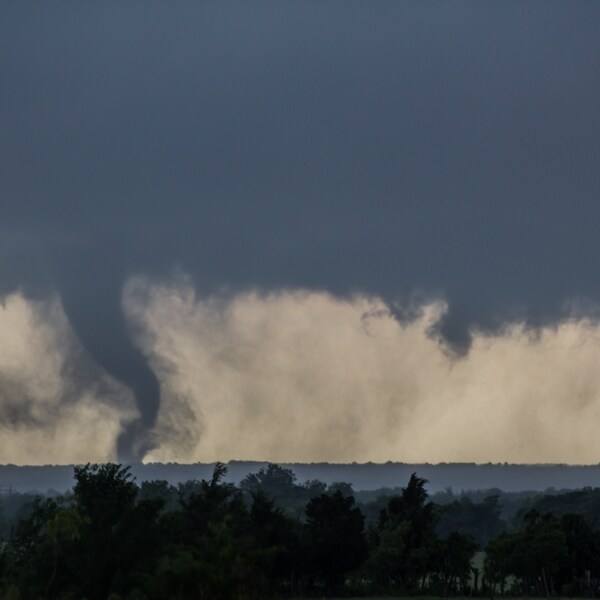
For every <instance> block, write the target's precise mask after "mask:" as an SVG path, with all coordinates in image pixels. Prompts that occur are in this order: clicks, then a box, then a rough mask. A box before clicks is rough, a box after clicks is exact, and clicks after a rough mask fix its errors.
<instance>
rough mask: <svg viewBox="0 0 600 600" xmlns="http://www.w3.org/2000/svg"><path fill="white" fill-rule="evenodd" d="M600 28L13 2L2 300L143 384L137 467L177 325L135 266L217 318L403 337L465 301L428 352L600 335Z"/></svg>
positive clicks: (4, 76)
mask: <svg viewBox="0 0 600 600" xmlns="http://www.w3.org/2000/svg"><path fill="white" fill-rule="evenodd" d="M599 18H600V6H598V5H597V4H593V3H588V2H572V3H568V4H567V3H562V2H552V1H551V2H543V3H542V2H535V1H530V0H528V1H526V2H520V3H503V2H489V3H472V2H459V1H457V2H451V3H450V2H419V3H416V2H380V3H367V2H352V1H350V2H347V1H344V2H342V1H332V2H323V3H313V2H303V3H294V4H291V3H275V2H254V3H242V2H239V3H238V2H220V3H211V2H203V3H186V2H174V3H158V2H157V3H153V2H148V3H144V4H143V5H142V4H141V3H135V2H130V3H116V2H115V3H110V2H106V3H102V4H96V5H91V4H75V3H55V4H53V5H46V4H43V3H16V2H15V3H10V2H7V3H3V4H2V6H1V7H0V40H1V41H0V44H1V51H0V78H1V83H2V92H1V94H0V132H1V135H0V209H1V215H0V291H1V292H2V293H3V294H5V295H6V294H14V293H15V290H19V293H20V294H21V296H19V297H22V298H23V299H24V300H23V301H26V302H45V301H48V299H50V298H53V299H54V300H53V301H54V302H58V303H59V305H60V306H61V311H62V314H63V315H64V316H65V322H68V329H69V331H71V332H72V335H73V337H74V339H76V340H77V341H78V343H79V344H81V352H82V355H85V357H86V360H87V361H89V363H90V364H92V363H94V364H95V366H96V368H98V369H99V371H101V372H103V373H104V374H105V376H107V377H109V378H111V381H113V382H115V385H117V384H116V382H121V384H122V385H123V386H124V387H126V388H128V389H129V390H131V392H132V393H133V394H134V395H135V397H136V401H137V406H138V413H139V418H138V420H133V421H132V420H130V421H128V423H129V425H127V424H126V423H125V421H123V424H124V425H123V426H124V429H123V430H122V433H121V436H120V438H119V441H118V444H117V445H118V447H119V454H120V456H121V457H123V458H126V459H130V458H141V457H143V456H146V455H156V456H158V454H156V453H159V454H160V455H161V456H166V455H168V454H169V452H170V451H168V450H165V448H167V447H168V444H166V442H165V441H164V440H162V441H158V440H157V439H156V438H155V437H154V434H155V433H156V432H158V433H156V435H158V436H159V437H160V435H162V433H161V432H164V431H166V430H165V429H164V424H165V422H166V421H165V419H167V420H168V417H167V416H166V412H165V411H166V410H167V409H166V408H165V407H166V406H167V405H168V404H169V403H171V402H174V400H173V398H172V397H171V396H169V397H168V398H170V399H167V396H165V394H166V392H165V391H164V386H165V380H164V377H165V375H164V373H163V371H161V370H160V369H161V368H164V366H163V367H160V368H159V363H160V364H163V362H164V360H165V358H164V357H162V358H161V359H160V360H159V358H157V356H158V354H157V353H159V350H158V349H157V348H158V347H155V346H154V345H152V344H150V343H149V342H148V341H147V339H146V337H145V336H146V333H147V331H148V330H152V331H153V330H154V326H153V325H152V323H150V322H147V321H146V320H145V319H141V320H140V318H137V319H135V318H132V317H131V315H129V316H127V314H126V313H124V311H123V310H122V302H123V299H124V296H123V293H124V290H125V286H126V284H127V282H128V281H133V280H134V279H132V277H136V276H143V277H146V278H147V280H148V281H152V282H153V284H152V285H156V286H160V285H163V284H162V283H161V282H164V281H168V278H169V277H170V276H171V274H172V273H173V271H174V269H175V270H177V269H181V270H183V271H184V272H185V273H187V274H188V277H189V285H190V286H191V287H192V288H195V290H196V293H197V294H198V296H197V300H196V301H197V302H198V304H199V306H203V304H202V303H203V302H208V303H210V302H212V300H211V298H215V297H221V298H224V299H227V298H229V300H230V301H232V302H235V301H236V300H235V299H236V298H237V299H239V298H245V297H246V296H244V294H248V293H250V291H249V290H258V293H259V296H260V295H261V294H263V295H264V297H265V298H271V296H270V294H275V297H280V298H287V296H286V294H291V295H292V296H293V295H294V294H306V295H307V297H308V298H313V296H312V295H311V294H313V293H316V294H317V297H319V296H318V294H319V293H321V292H326V293H328V294H330V297H331V298H333V299H335V300H331V302H333V303H334V304H335V303H337V302H339V303H342V304H343V303H344V302H354V300H352V299H353V298H357V297H360V298H377V299H378V302H380V303H381V305H382V306H384V307H385V310H388V311H390V313H391V314H393V315H394V318H395V319H396V322H397V325H396V326H397V327H400V328H402V327H404V326H407V327H410V326H413V325H414V326H417V325H415V323H416V324H418V323H419V322H420V321H419V318H421V317H419V316H418V315H419V314H420V312H419V310H417V311H416V312H414V311H411V310H410V308H411V307H414V306H417V307H422V306H437V305H438V303H439V302H443V303H444V306H445V307H446V309H445V311H443V312H442V313H440V314H439V318H438V319H437V320H434V322H433V323H432V324H431V327H429V329H427V332H426V339H427V340H429V342H427V343H431V344H433V345H434V346H435V345H436V344H438V343H440V344H441V345H440V351H441V356H449V357H453V358H452V360H454V361H456V360H458V358H457V357H460V356H462V357H463V358H462V359H460V360H464V361H465V363H468V364H473V363H472V362H469V361H471V360H473V359H471V358H469V357H470V355H471V353H472V352H474V350H475V349H476V348H477V343H481V340H482V339H483V338H485V336H492V338H493V336H501V335H504V333H503V332H505V331H506V330H507V328H508V329H509V330H510V331H512V332H513V333H512V334H511V336H513V337H512V338H511V339H513V338H514V337H515V336H516V337H517V338H518V336H519V335H523V336H529V335H532V333H531V332H532V331H534V330H535V329H537V331H538V334H539V335H540V336H542V338H543V335H544V334H543V332H549V331H558V332H560V331H563V330H562V329H561V327H564V326H566V325H561V324H564V323H572V321H570V320H569V319H572V318H573V315H574V314H575V312H576V313H577V315H578V316H577V319H579V321H577V323H580V324H581V323H586V324H587V325H586V327H588V326H589V327H592V328H593V327H595V320H594V319H595V317H596V308H595V307H596V303H597V302H598V300H599V299H600V279H599V278H598V275H597V265H598V258H599V257H598V250H599V247H600V244H599V242H598V235H597V222H598V220H599V217H600V204H599V203H598V200H597V199H598V197H599V195H600V170H598V159H599V158H600V113H599V112H598V110H597V106H598V101H599V98H600V38H599V36H598V35H597V27H596V24H597V23H598V20H599ZM277 294H280V296H277ZM125 297H127V295H126V296H125ZM292 304H293V302H292ZM361 306H362V305H361ZM407 307H408V308H407ZM307 310H309V309H308V308H307ZM311 310H312V309H311ZM356 310H357V311H358V312H360V311H359V309H358V308H357V309H356ZM360 310H362V308H361V309H360ZM574 311H575V312H574ZM161 315H162V313H161ZM157 318H158V317H157ZM161 318H162V317H161ZM294 318H298V317H294ZM332 318H333V317H332ZM173 319H177V317H176V316H175V315H174V316H173ZM411 319H416V320H415V321H411ZM167 321H168V319H167ZM140 323H142V324H143V327H142V330H141V331H140V330H139V327H141V325H140ZM410 323H413V325H410ZM223 326H224V327H225V330H224V332H223V335H225V334H226V331H227V327H229V326H230V324H229V322H227V323H225V324H224V325H223ZM571 326H573V327H575V325H571ZM579 326H582V325H577V327H579ZM389 327H392V324H391V323H390V324H389ZM514 327H516V329H511V328H514ZM164 328H165V331H168V330H169V324H168V322H165V323H164ZM475 331H476V332H478V333H477V336H479V337H477V336H474V334H473V332H475ZM519 331H520V332H521V333H517V332H519ZM161 335H167V334H166V333H165V334H161V333H160V332H156V336H157V338H156V339H157V340H161V339H162V337H161ZM482 336H483V337H482ZM493 339H495V338H493ZM502 339H504V338H502ZM519 339H520V338H519ZM140 340H146V341H144V342H143V343H142V342H141V341H140ZM156 343H157V344H159V342H158V341H157V342H156ZM195 343H200V342H195ZM289 343H290V344H292V343H294V342H292V339H291V338H290V340H289ZM423 343H426V342H425V341H423ZM515 343H517V342H515ZM523 343H524V342H523ZM517 345H518V344H517ZM389 352H390V356H389V357H388V358H387V360H389V361H392V362H394V361H398V362H401V360H402V359H401V357H399V356H396V355H394V354H393V352H394V347H392V348H389ZM432 352H433V350H432ZM159 354H160V353H159ZM161 356H162V355H161ZM148 358H150V364H148V363H147V362H146V361H147V359H148ZM440 360H441V359H440ZM457 364H460V363H459V362H458V363H457ZM457 368H458V367H457ZM465 368H466V367H465ZM161 377H163V379H161ZM442 380H443V378H441V379H440V381H442ZM178 381H179V380H178ZM178 385H179V384H178ZM398 385H400V383H398ZM448 385H450V384H448ZM590 385H592V384H591V383H590ZM169 393H171V392H169ZM440 393H442V392H440ZM590 393H591V392H590ZM160 394H162V396H160V397H159V395H160ZM482 394H483V392H482ZM125 397H126V396H124V398H125ZM453 398H454V397H453ZM556 398H558V396H556ZM561 398H562V396H561ZM203 401H204V399H203V398H200V399H199V400H198V402H200V403H202V402H203ZM206 401H207V402H208V401H209V400H208V399H206ZM498 401H499V402H500V399H499V400H498ZM557 401H558V400H557ZM123 402H124V405H126V404H127V402H126V400H123ZM449 402H451V403H454V404H455V405H456V406H457V409H456V410H459V409H458V407H459V406H460V402H459V401H458V400H456V399H452V400H449ZM561 402H563V400H561ZM572 402H573V400H569V399H567V397H566V396H565V399H564V403H565V410H568V408H569V407H570V406H571V403H572ZM180 404H181V405H182V406H183V405H185V406H186V407H187V408H186V410H188V409H189V410H192V408H190V405H189V403H188V401H187V400H184V399H183V396H181V400H180ZM380 409H381V411H382V412H385V410H387V408H386V407H385V406H381V407H380ZM211 414H212V413H211ZM383 417H384V415H382V418H383ZM157 418H158V421H157ZM215 418H217V417H215ZM174 422H175V421H174ZM155 425H156V427H155ZM172 426H173V427H174V426H175V425H172ZM170 427H171V426H170ZM203 427H204V428H205V429H206V430H207V431H208V427H209V422H208V417H207V420H206V422H205V423H204V425H203ZM153 432H154V433H153ZM173 435H175V434H173ZM207 435H208V434H207ZM165 444H166V445H165ZM194 447H195V446H194ZM153 452H154V453H155V454H152V453H153ZM186 452H187V454H186V456H195V455H196V454H195V452H196V451H195V450H189V452H188V451H186ZM161 453H162V454H161ZM450 454H452V453H450ZM459 454H460V453H458V454H456V456H458V455H459ZM533 454H535V453H533ZM533 454H532V456H533ZM576 454H577V453H572V454H569V452H567V450H565V457H567V456H576ZM536 456H537V455H536ZM290 458H294V457H290ZM357 458H360V457H357ZM565 460H566V458H565Z"/></svg>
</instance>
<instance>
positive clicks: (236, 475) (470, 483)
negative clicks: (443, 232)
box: [0, 460, 600, 492]
mask: <svg viewBox="0 0 600 600" xmlns="http://www.w3.org/2000/svg"><path fill="white" fill-rule="evenodd" d="M266 464H268V463H267V462H266V461H265V462H260V461H237V460H236V461H230V462H228V463H227V466H228V468H229V472H228V479H229V481H232V482H235V483H238V482H239V481H241V480H242V479H243V478H244V477H245V476H246V475H247V474H248V473H252V472H256V471H258V469H260V468H261V467H262V466H265V465H266ZM279 464H281V465H282V466H285V467H288V468H290V469H292V470H293V471H294V473H295V474H296V477H297V479H298V481H299V482H304V481H307V480H309V479H319V480H321V481H323V482H325V483H327V484H330V483H333V482H335V481H346V482H349V483H352V485H353V486H354V489H356V490H375V489H379V488H384V487H388V488H394V487H402V486H404V485H405V484H406V482H407V481H408V478H409V477H410V475H411V473H414V472H416V473H417V474H418V475H419V476H420V477H424V478H425V479H427V480H429V482H430V483H429V485H428V486H427V487H428V489H429V491H430V492H436V491H440V490H444V489H446V488H448V487H451V488H452V489H453V490H454V491H455V492H457V491H460V490H487V489H492V488H498V489H501V490H503V491H506V492H516V491H525V490H529V491H544V490H546V489H549V488H555V489H576V488H582V487H600V465H561V464H530V465H528V464H519V465H514V464H508V463H499V464H475V463H441V464H435V465H433V464H428V463H423V464H418V463H415V464H412V463H398V462H387V463H383V464H379V463H348V464H337V463H279ZM213 466H214V463H194V464H179V463H150V464H145V465H144V464H134V465H131V471H132V473H133V475H134V476H135V477H136V479H137V481H138V482H142V481H146V480H152V479H165V480H167V481H169V482H171V483H173V484H177V483H180V482H182V481H187V480H188V479H205V478H208V477H210V475H211V473H212V469H213ZM0 485H11V486H12V488H13V489H14V490H16V491H19V492H28V491H38V492H46V491H48V490H56V491H58V492H64V491H66V490H68V489H70V488H71V487H72V485H73V465H44V466H16V465H0Z"/></svg>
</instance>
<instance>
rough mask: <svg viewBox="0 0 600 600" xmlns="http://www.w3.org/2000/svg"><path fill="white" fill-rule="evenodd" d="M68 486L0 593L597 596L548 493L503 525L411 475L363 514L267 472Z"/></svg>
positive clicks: (18, 534) (281, 472)
mask: <svg viewBox="0 0 600 600" xmlns="http://www.w3.org/2000/svg"><path fill="white" fill-rule="evenodd" d="M74 478H75V485H74V488H73V490H72V492H70V493H69V494H66V495H63V496H54V497H45V498H43V497H36V498H35V499H33V500H32V501H31V503H30V504H29V506H28V507H27V510H23V511H22V515H21V518H20V519H18V521H17V522H16V523H15V524H14V525H13V526H12V527H11V528H10V532H9V533H8V535H6V536H5V540H4V541H3V542H2V543H1V546H0V593H1V594H2V597H3V598H5V599H6V600H8V599H9V598H10V599H11V600H17V599H29V598H44V599H50V598H55V599H83V598H86V599H88V600H105V599H108V598H110V599H111V600H118V599H123V600H125V599H129V600H134V599H137V600H145V599H148V600H151V599H156V600H162V599H164V600H167V599H173V600H187V599H190V600H191V599H198V598H210V599H223V600H227V599H232V600H233V599H236V600H237V599H240V600H241V599H249V600H250V599H253V598H268V597H273V598H282V597H299V596H307V597H308V596H317V597H322V596H323V595H344V594H348V593H353V594H355V595H367V594H368V595H378V594H382V595H383V594H389V593H394V594H397V593H399V594H403V595H425V594H428V595H440V596H453V595H471V596H473V595H474V596H485V597H490V596H494V595H509V594H514V595H538V596H552V595H580V596H581V595H593V594H594V593H596V592H597V591H598V581H597V579H596V578H597V576H598V574H599V573H600V532H599V531H598V529H597V528H596V527H595V525H594V523H593V522H592V521H591V520H590V519H588V518H587V517H586V516H585V515H583V514H581V513H580V512H579V513H577V512H574V513H573V512H564V511H563V512H562V514H560V513H561V511H560V507H561V504H560V501H556V500H554V501H553V502H554V505H555V508H556V506H558V507H559V510H555V511H554V512H555V513H557V514H553V513H552V512H541V511H540V510H538V509H536V508H535V507H534V508H529V509H528V510H527V511H525V512H524V513H523V514H522V515H521V521H520V525H519V526H518V527H512V528H511V527H509V526H508V525H507V523H506V522H505V521H503V520H502V519H501V518H500V512H501V509H500V506H499V503H498V496H491V497H486V498H484V499H483V500H482V501H481V502H473V501H472V500H470V499H465V498H463V499H461V500H455V501H453V502H451V503H449V504H446V505H440V504H438V503H436V502H432V501H431V499H430V498H429V496H428V493H427V491H426V483H427V482H426V480H425V479H423V478H420V477H418V476H417V475H416V474H413V475H412V477H411V478H410V480H409V482H408V484H407V485H406V487H404V488H402V489H401V490H400V492H399V493H398V494H395V495H392V496H388V497H386V498H383V499H379V500H378V501H377V502H375V504H378V512H377V514H376V515H372V516H371V518H367V515H366V514H365V511H363V510H362V507H361V506H359V505H357V503H356V501H355V497H354V493H353V490H352V487H351V486H350V485H349V484H347V483H338V484H332V485H330V486H327V485H325V484H324V483H322V482H319V481H309V482H306V483H305V484H302V485H300V484H298V483H297V482H296V481H295V477H294V474H293V472H292V471H291V470H289V469H285V468H282V467H280V466H278V465H273V464H271V465H268V466H267V467H265V468H262V469H260V470H259V471H258V472H257V473H253V474H250V475H248V476H247V477H246V478H245V479H244V480H243V481H242V482H241V483H240V485H239V486H236V485H233V484H232V483H229V482H227V481H226V467H225V466H224V465H222V464H217V465H216V466H215V469H214V472H213V475H212V477H211V478H210V479H208V480H200V481H196V480H193V481H188V482H186V483H183V484H180V485H178V486H173V485H170V484H169V483H167V482H166V481H151V482H143V483H142V484H141V485H139V486H138V485H137V484H136V482H135V480H134V478H133V477H132V475H131V474H130V472H129V469H128V468H127V467H123V466H121V465H117V464H104V465H89V464H88V465H85V466H81V467H75V473H74ZM569 502H571V504H572V503H573V498H571V499H570V500H569ZM550 504H552V501H550ZM567 505H568V506H569V504H568V503H567ZM365 506H367V508H368V509H369V510H368V511H366V512H369V511H371V512H372V510H373V506H372V505H370V506H369V505H365ZM473 523H477V527H473ZM481 551H483V552H481ZM478 552H479V554H477V553H478ZM476 555H477V559H476Z"/></svg>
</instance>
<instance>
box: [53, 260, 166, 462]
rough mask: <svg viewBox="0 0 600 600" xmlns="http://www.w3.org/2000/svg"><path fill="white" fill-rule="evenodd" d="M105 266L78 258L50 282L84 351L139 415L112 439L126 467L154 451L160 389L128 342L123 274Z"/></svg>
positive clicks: (97, 261) (139, 355)
mask: <svg viewBox="0 0 600 600" xmlns="http://www.w3.org/2000/svg"><path fill="white" fill-rule="evenodd" d="M111 262H112V261H108V264H107V262H105V261H102V260H93V257H92V258H91V259H86V257H85V256H84V257H83V258H82V257H81V256H78V257H77V260H73V261H65V262H64V263H63V264H62V265H61V267H62V268H61V269H60V270H59V272H58V276H57V281H56V282H57V286H58V291H59V294H60V297H61V300H62V304H63V308H64V311H65V314H66V316H67V318H68V320H69V323H70V325H71V327H72V329H73V331H74V333H75V334H76V335H77V337H78V338H79V341H80V342H81V344H82V345H83V347H84V349H85V350H86V352H87V353H88V354H89V356H90V357H91V358H92V359H93V360H94V361H95V362H96V364H97V365H98V366H99V367H100V368H102V369H104V370H105V371H106V372H107V373H108V374H109V375H111V376H112V377H114V378H115V379H116V380H118V381H120V382H121V383H123V384H124V385H126V386H127V387H128V388H129V389H130V390H131V391H132V393H133V395H134V398H135V403H136V406H137V409H138V413H139V417H138V418H137V419H136V420H134V421H133V422H131V423H129V424H127V425H125V427H124V429H123V431H122V433H121V435H120V436H119V438H118V440H117V456H118V460H119V461H120V462H122V463H128V464H131V463H139V462H141V461H142V459H143V457H144V456H145V454H146V453H147V452H148V451H149V450H151V449H152V448H153V447H154V444H153V441H152V430H153V427H154V425H155V422H156V415H157V412H158V408H159V401H160V389H159V383H158V379H157V378H156V375H155V374H154V372H153V371H152V369H151V368H150V366H149V365H148V362H147V360H146V358H145V357H144V355H143V354H142V352H141V351H140V350H139V348H137V347H136V346H135V344H134V343H133V341H132V336H131V330H130V328H129V326H128V324H127V321H126V318H125V315H124V313H123V309H122V304H121V294H122V288H123V283H124V274H123V271H122V269H119V268H117V267H116V266H115V265H114V264H111ZM65 266H66V268H65Z"/></svg>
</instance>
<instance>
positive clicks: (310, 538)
mask: <svg viewBox="0 0 600 600" xmlns="http://www.w3.org/2000/svg"><path fill="white" fill-rule="evenodd" d="M306 517H307V522H306V525H305V528H306V534H307V536H306V542H307V546H306V548H307V553H308V563H309V565H308V566H309V570H310V573H311V575H312V576H313V578H314V580H315V581H316V582H318V583H320V584H321V585H322V586H323V588H324V590H325V591H326V592H327V593H335V592H336V591H338V590H339V589H340V588H341V586H342V584H343V583H344V578H345V576H346V574H347V573H349V572H350V571H353V570H355V569H357V568H358V567H360V565H361V564H362V563H363V562H364V560H365V559H366V557H367V544H366V539H365V532H364V520H365V519H364V516H363V514H362V513H361V511H360V509H358V508H356V507H355V506H354V498H353V497H352V496H346V497H345V496H344V495H343V494H342V493H341V492H340V491H337V492H335V493H334V494H331V495H329V494H322V495H321V496H318V497H316V498H313V499H312V500H311V501H310V502H309V503H308V505H307V507H306Z"/></svg>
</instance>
